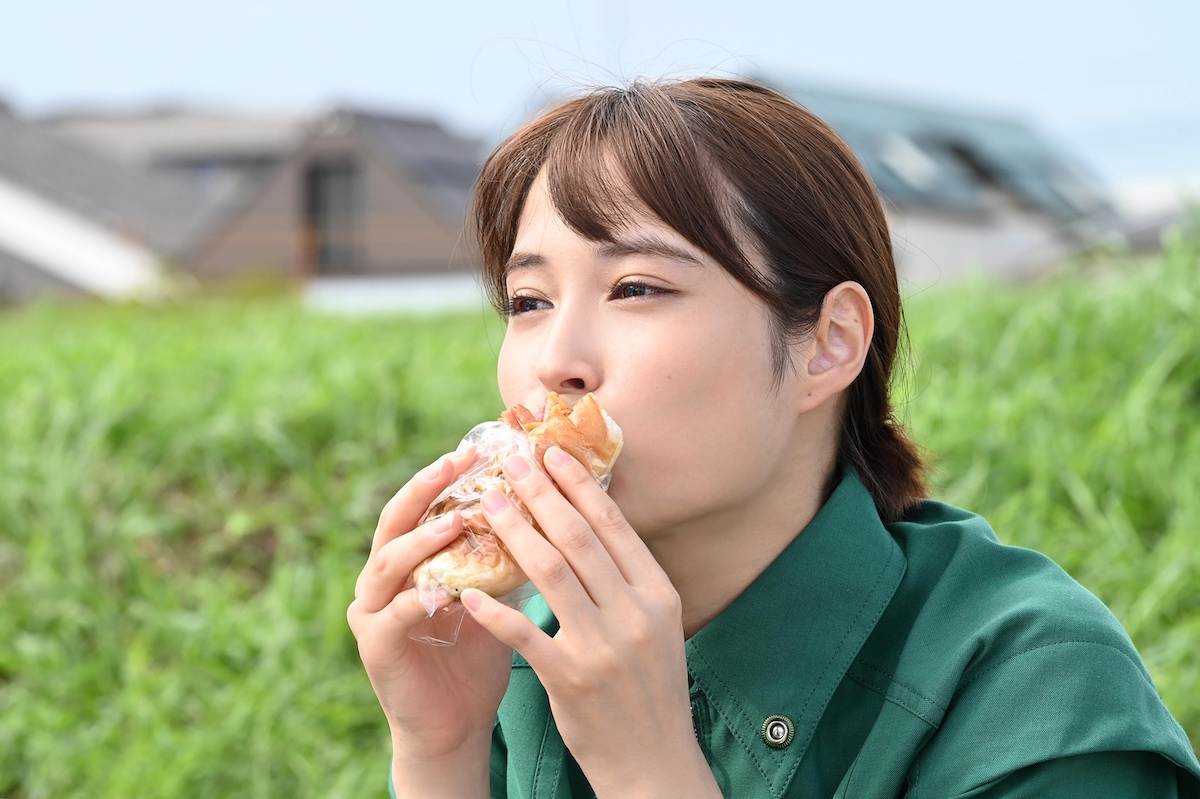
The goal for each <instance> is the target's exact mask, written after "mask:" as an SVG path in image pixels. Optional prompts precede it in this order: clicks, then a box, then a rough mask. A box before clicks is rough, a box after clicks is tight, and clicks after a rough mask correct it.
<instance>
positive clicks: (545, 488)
mask: <svg viewBox="0 0 1200 799" xmlns="http://www.w3.org/2000/svg"><path fill="white" fill-rule="evenodd" d="M504 477H505V480H506V481H507V482H508V484H509V486H510V487H511V488H512V489H513V491H514V492H515V493H516V495H517V497H518V498H519V499H520V500H521V502H523V503H524V504H525V507H526V508H527V509H528V510H529V512H530V513H531V514H533V518H535V519H537V521H538V525H539V526H540V527H541V528H542V530H543V531H544V532H545V535H546V539H547V540H549V541H550V543H552V544H553V545H554V547H555V549H557V550H558V551H559V552H560V553H561V554H562V556H563V557H564V558H565V559H566V561H567V564H568V565H569V566H570V567H571V570H572V571H573V572H574V573H575V575H576V577H577V578H578V579H579V581H580V582H581V583H582V584H583V587H584V589H585V590H586V591H587V592H588V594H589V595H590V596H591V597H592V600H593V602H595V603H596V604H600V600H601V598H602V597H604V596H609V595H611V593H612V592H613V591H615V590H618V589H619V588H620V587H621V586H622V585H623V584H624V583H625V579H624V578H623V577H622V576H621V572H620V571H619V570H618V569H617V567H616V565H615V564H614V563H613V559H612V556H611V555H609V553H608V552H607V551H606V550H605V548H604V544H603V543H602V542H601V541H600V539H598V538H597V537H596V534H595V533H594V532H593V531H592V528H591V527H590V526H589V525H588V522H587V520H586V519H584V518H583V516H581V515H580V513H579V511H578V510H576V509H575V508H574V507H572V506H571V503H570V502H569V501H568V500H567V498H566V497H564V496H563V495H562V493H560V492H559V490H558V488H557V487H555V485H554V483H553V482H552V481H551V480H550V478H549V476H547V475H546V474H545V473H544V472H542V471H541V470H540V469H536V468H534V467H533V464H532V463H530V462H529V461H528V460H526V459H525V458H521V457H512V458H509V459H508V460H507V461H505V463H504Z"/></svg>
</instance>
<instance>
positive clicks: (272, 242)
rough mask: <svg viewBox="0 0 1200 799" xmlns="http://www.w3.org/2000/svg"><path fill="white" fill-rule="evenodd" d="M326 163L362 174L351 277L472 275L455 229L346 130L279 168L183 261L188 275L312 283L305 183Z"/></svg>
mask: <svg viewBox="0 0 1200 799" xmlns="http://www.w3.org/2000/svg"><path fill="white" fill-rule="evenodd" d="M330 158H349V159H352V160H353V161H354V162H355V163H356V164H358V166H359V168H360V170H361V176H362V183H361V189H362V193H361V207H360V213H359V215H358V223H357V226H356V231H357V233H356V238H357V245H358V246H357V250H358V252H360V253H361V259H360V260H359V261H358V263H356V264H355V267H354V269H353V273H354V274H361V275H387V274H411V273H417V272H436V271H446V270H447V269H449V270H466V269H468V268H470V265H471V263H472V259H471V257H470V254H469V253H468V252H467V251H466V249H465V248H464V246H463V244H462V236H461V235H460V230H459V226H458V224H457V222H456V221H451V220H450V219H449V218H448V217H449V214H445V213H442V212H441V211H440V210H437V209H436V208H435V206H433V203H432V199H431V198H430V199H427V198H425V197H423V196H422V194H421V186H420V185H419V184H416V183H413V182H410V181H407V180H406V176H405V175H403V174H402V173H401V172H400V170H399V169H397V167H395V166H394V165H393V164H391V163H387V162H385V161H383V160H382V159H381V158H380V157H379V155H378V154H376V153H375V152H374V151H373V150H372V149H371V148H369V147H368V146H366V145H365V144H364V141H363V140H362V139H361V138H360V137H358V136H356V135H355V134H354V132H353V130H351V131H350V132H348V133H344V134H338V135H324V136H319V137H317V138H314V139H313V140H311V141H310V142H309V143H308V144H307V145H306V146H305V147H304V148H303V149H302V150H301V151H300V152H299V153H297V154H296V155H295V156H294V157H292V158H290V159H288V160H287V161H286V162H285V163H284V164H282V165H281V166H280V167H279V168H278V169H277V170H276V171H275V172H274V174H272V175H271V176H270V177H269V178H267V179H266V181H265V182H264V184H263V185H262V186H261V187H260V188H259V189H258V192H257V194H256V195H255V196H253V197H252V198H251V199H250V200H249V201H247V202H243V203H242V204H240V205H237V206H235V207H234V208H233V209H232V210H231V212H230V214H229V215H227V216H226V219H225V221H224V222H223V223H221V224H218V225H217V226H215V227H214V229H213V231H212V232H211V233H210V234H209V235H208V236H207V237H203V240H204V242H205V243H204V244H203V245H202V246H201V247H200V248H198V249H197V250H196V251H195V252H194V253H193V255H192V256H191V257H190V258H189V259H188V264H189V266H190V268H191V270H192V271H193V272H194V273H195V274H196V275H197V276H199V277H201V278H205V279H221V278H229V277H232V276H235V275H240V274H250V273H257V274H264V273H265V274H273V275H278V276H286V277H290V278H293V279H301V280H303V279H306V278H308V277H312V276H315V273H316V271H317V269H316V264H315V251H314V245H313V234H312V232H311V231H310V230H306V227H305V213H304V176H305V171H306V169H307V168H308V166H309V165H310V164H311V163H313V162H315V161H318V160H321V159H330Z"/></svg>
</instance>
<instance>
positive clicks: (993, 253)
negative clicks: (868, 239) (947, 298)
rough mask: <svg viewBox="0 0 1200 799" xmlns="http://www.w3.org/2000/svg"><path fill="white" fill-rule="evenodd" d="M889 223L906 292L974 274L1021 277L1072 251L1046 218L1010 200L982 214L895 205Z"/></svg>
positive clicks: (1061, 233)
mask: <svg viewBox="0 0 1200 799" xmlns="http://www.w3.org/2000/svg"><path fill="white" fill-rule="evenodd" d="M888 222H889V225H890V227H891V231H892V247H893V251H894V252H895V257H896V265H897V269H898V271H899V274H900V279H901V282H902V284H903V288H904V290H905V291H906V292H909V291H920V290H924V289H927V288H929V287H931V286H934V285H937V284H938V283H949V282H953V281H954V280H957V279H959V278H961V277H963V276H964V275H969V274H976V273H983V274H988V275H993V276H996V277H999V278H1004V279H1019V278H1022V277H1025V276H1028V275H1029V274H1031V273H1032V272H1034V271H1036V270H1038V269H1039V268H1042V267H1045V266H1048V265H1050V264H1053V263H1055V262H1056V261H1058V260H1060V259H1061V258H1063V257H1064V256H1065V255H1067V254H1068V253H1069V252H1070V251H1071V249H1072V245H1071V242H1070V241H1069V240H1068V239H1067V237H1066V235H1065V234H1064V232H1063V231H1061V230H1060V229H1059V228H1058V227H1056V226H1055V225H1054V223H1053V222H1052V221H1050V220H1049V219H1048V218H1047V217H1046V216H1044V215H1040V214H1033V213H1030V212H1028V211H1026V210H1024V209H1022V208H1020V207H1017V206H1015V205H1013V204H1011V203H997V204H995V206H994V207H993V209H992V210H990V211H989V212H988V213H986V214H959V213H954V212H947V211H937V210H932V209H921V208H903V209H894V208H893V209H889V211H888Z"/></svg>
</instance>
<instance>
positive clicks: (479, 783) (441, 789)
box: [391, 735, 491, 799]
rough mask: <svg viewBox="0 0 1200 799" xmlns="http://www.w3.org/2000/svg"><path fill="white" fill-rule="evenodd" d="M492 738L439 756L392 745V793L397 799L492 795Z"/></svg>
mask: <svg viewBox="0 0 1200 799" xmlns="http://www.w3.org/2000/svg"><path fill="white" fill-rule="evenodd" d="M490 766H491V736H490V735H489V736H488V738H487V739H486V741H484V742H483V743H480V742H479V741H469V742H467V743H464V744H463V745H462V746H461V747H459V748H458V749H455V750H453V751H451V752H447V753H445V754H441V755H437V756H431V757H428V756H422V755H415V754H414V753H413V752H412V749H411V747H407V746H404V745H403V744H399V745H398V743H397V742H396V741H395V740H393V742H392V772H391V777H392V790H393V792H394V793H395V795H396V796H397V797H398V799H424V797H429V798H430V799H434V798H436V799H444V798H445V797H454V799H459V797H462V799H470V798H471V797H487V796H489V793H490V787H491V786H490V784H489V779H490V774H491V770H490Z"/></svg>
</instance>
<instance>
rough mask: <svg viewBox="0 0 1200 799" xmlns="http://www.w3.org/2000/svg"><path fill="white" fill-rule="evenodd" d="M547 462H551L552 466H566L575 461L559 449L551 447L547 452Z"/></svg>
mask: <svg viewBox="0 0 1200 799" xmlns="http://www.w3.org/2000/svg"><path fill="white" fill-rule="evenodd" d="M546 460H548V461H550V465H551V466H566V465H567V464H568V463H570V462H571V461H573V460H575V459H574V458H572V457H571V456H570V455H568V454H567V453H566V452H563V451H562V450H561V449H559V448H558V447H551V448H550V449H549V450H547V451H546Z"/></svg>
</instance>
